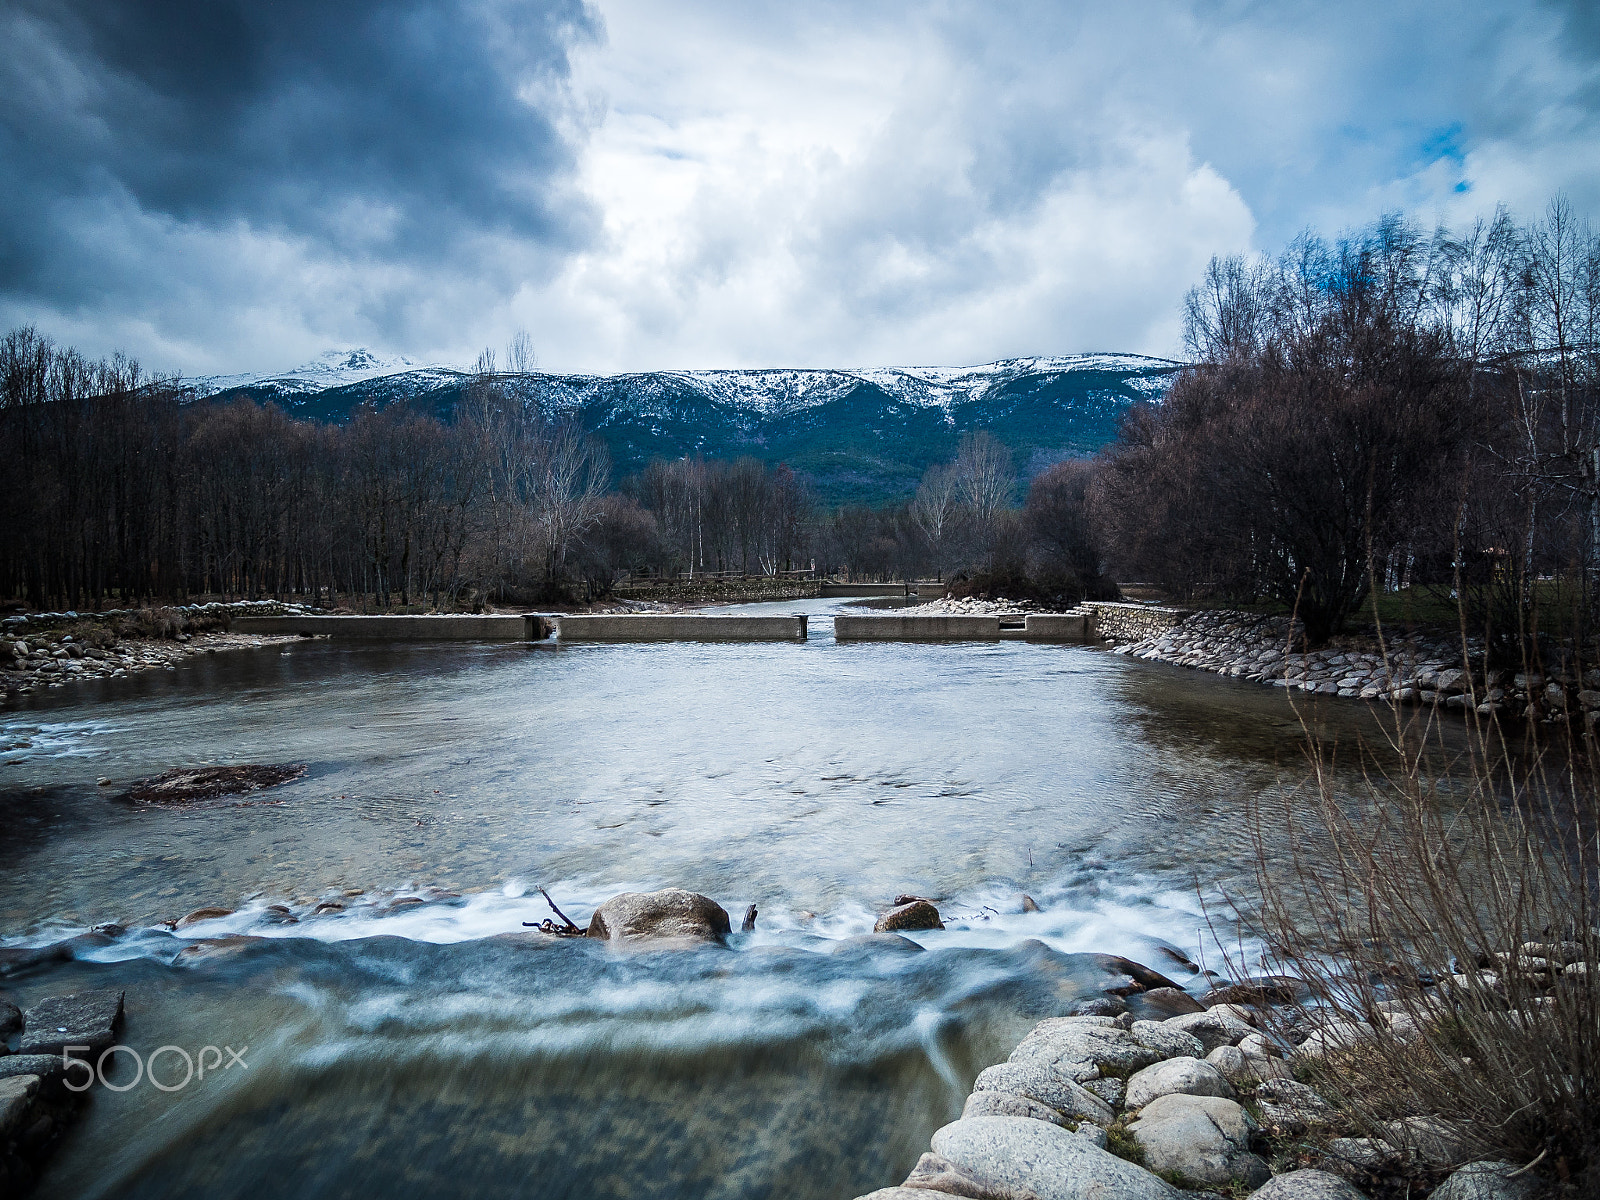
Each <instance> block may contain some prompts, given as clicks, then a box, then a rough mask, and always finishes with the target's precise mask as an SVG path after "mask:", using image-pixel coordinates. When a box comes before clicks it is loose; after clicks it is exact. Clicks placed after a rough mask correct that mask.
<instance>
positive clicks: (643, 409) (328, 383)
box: [198, 350, 1180, 501]
mask: <svg viewBox="0 0 1600 1200" xmlns="http://www.w3.org/2000/svg"><path fill="white" fill-rule="evenodd" d="M1179 366H1180V364H1178V363H1176V362H1172V361H1170V360H1167V359H1158V358H1145V357H1142V356H1139V355H1128V354H1081V355H1071V356H1066V357H1056V358H1044V357H1040V358H1019V359H1006V360H1003V361H1001V362H994V363H988V364H984V365H981V366H971V367H877V368H871V369H865V370H817V369H780V368H773V369H761V370H713V371H647V372H637V373H631V374H625V375H563V374H553V373H546V372H534V373H529V374H504V375H497V376H494V377H493V380H492V382H493V383H494V384H495V386H497V387H498V388H500V389H501V390H502V391H503V392H504V393H506V394H507V395H509V396H511V397H514V398H516V399H517V400H519V401H520V402H521V403H523V404H526V405H528V406H530V407H536V408H538V409H539V410H540V411H542V412H543V413H544V414H545V415H546V416H547V417H549V418H551V419H556V420H560V419H574V420H577V421H579V422H580V423H581V424H582V425H583V426H584V427H585V428H586V429H588V430H589V431H590V432H592V433H594V434H596V435H598V436H599V437H600V438H602V439H603V440H604V441H605V442H606V444H607V446H608V447H609V449H610V451H611V456H612V462H613V467H614V470H615V473H616V474H617V475H618V477H624V476H626V475H629V474H632V473H633V472H635V471H637V470H639V469H640V468H642V467H643V466H644V465H645V464H646V463H648V462H649V461H650V459H652V458H655V457H664V458H676V457H679V456H682V455H685V454H704V455H706V456H707V457H717V458H731V457H737V456H739V455H741V454H751V455H755V456H756V457H758V458H761V459H764V460H766V461H768V462H774V463H776V462H785V463H788V464H789V465H790V466H792V467H794V468H796V469H797V470H801V471H804V472H806V473H807V474H808V475H809V476H810V477H811V478H812V480H813V481H814V483H815V485H816V487H817V490H818V492H819V493H820V494H821V495H822V498H823V499H825V500H846V499H848V500H863V501H880V500H886V499H894V498H899V497H903V496H905V495H908V494H909V493H910V492H911V491H913V490H914V489H915V486H916V481H917V479H918V478H920V476H921V473H922V471H923V469H924V468H925V467H926V466H927V465H928V464H929V463H932V462H936V461H939V460H941V459H944V458H948V457H950V455H952V454H953V453H954V451H955V446H956V443H957V442H958V441H959V439H960V436H961V434H963V433H966V432H969V431H971V430H976V429H987V430H989V431H990V432H992V433H994V434H995V436H997V437H999V438H1000V439H1001V440H1002V441H1004V442H1005V443H1006V444H1007V445H1009V446H1010V447H1011V448H1012V449H1013V450H1014V451H1016V452H1017V453H1018V455H1019V459H1020V461H1019V466H1022V467H1023V468H1024V470H1025V472H1026V471H1027V469H1028V467H1029V466H1030V465H1031V466H1032V467H1034V468H1037V467H1039V466H1041V465H1043V464H1047V463H1049V462H1053V461H1057V460H1059V459H1061V458H1064V457H1069V456H1072V455H1081V454H1089V453H1093V452H1094V451H1095V450H1097V449H1099V448H1100V447H1101V446H1103V445H1104V444H1105V443H1106V442H1108V441H1110V440H1111V438H1112V437H1114V436H1115V434H1116V428H1117V424H1118V422H1119V421H1120V420H1121V418H1122V414H1123V413H1124V412H1126V411H1127V409H1128V408H1129V407H1130V406H1131V405H1134V404H1137V403H1139V402H1142V401H1155V400H1159V399H1160V398H1161V396H1162V395H1163V394H1165V392H1166V389H1167V387H1168V386H1169V384H1170V382H1171V379H1172V375H1173V373H1174V372H1175V371H1177V370H1178V368H1179ZM472 379H473V377H472V376H471V374H470V373H468V372H466V371H461V370H457V369H454V368H450V367H419V366H417V365H416V364H414V363H411V362H409V361H407V360H403V359H402V360H383V359H379V358H378V357H377V356H375V355H373V354H371V353H370V352H368V351H365V350H341V351H330V352H329V353H327V354H325V355H322V356H321V357H319V358H318V359H316V360H314V361H313V362H311V363H307V364H306V365H305V366H303V367H298V368H296V369H295V370H293V371H289V372H285V373H283V374H281V375H269V376H259V375H258V376H232V377H220V378H216V379H211V380H205V381H203V382H202V386H201V387H200V388H199V389H198V392H199V394H200V395H202V396H212V397H215V398H217V399H219V400H226V399H229V398H233V397H240V396H248V397H250V398H252V399H255V400H257V401H272V402H273V403H276V404H279V405H281V406H283V407H284V408H285V409H287V410H288V411H290V412H292V413H295V414H297V415H301V416H305V417H309V418H313V419H318V420H329V421H342V420H344V419H346V418H347V417H348V416H349V414H350V413H351V412H352V411H353V410H354V409H355V408H357V407H358V406H361V405H370V406H375V407H379V408H382V407H385V406H387V405H391V404H404V405H406V406H407V407H408V408H414V409H420V410H423V411H428V412H432V413H435V414H437V415H438V416H440V417H443V418H445V419H449V418H451V417H452V416H453V415H454V411H455V408H456V405H457V404H458V403H459V402H460V400H461V398H462V396H463V395H464V393H465V390H466V388H467V386H468V385H469V383H471V382H472Z"/></svg>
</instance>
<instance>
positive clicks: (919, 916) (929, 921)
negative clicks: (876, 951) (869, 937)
mask: <svg viewBox="0 0 1600 1200" xmlns="http://www.w3.org/2000/svg"><path fill="white" fill-rule="evenodd" d="M943 928H944V922H943V921H942V920H941V919H940V918H939V910H938V909H937V908H935V907H934V906H933V905H932V904H930V903H929V902H928V901H926V900H911V901H909V902H907V903H905V904H899V905H896V906H895V907H894V908H891V909H890V910H889V911H888V912H886V913H884V914H883V916H881V917H879V918H878V923H877V924H876V925H874V926H873V927H872V932H874V933H894V932H896V931H898V930H902V929H905V930H918V929H943Z"/></svg>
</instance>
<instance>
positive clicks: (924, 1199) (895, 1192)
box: [856, 1187, 928, 1200]
mask: <svg viewBox="0 0 1600 1200" xmlns="http://www.w3.org/2000/svg"><path fill="white" fill-rule="evenodd" d="M856 1200H928V1192H927V1189H926V1188H908V1187H886V1188H879V1189H878V1190H877V1191H875V1192H868V1193H867V1194H866V1195H865V1196H857V1197H856Z"/></svg>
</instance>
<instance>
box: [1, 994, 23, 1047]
mask: <svg viewBox="0 0 1600 1200" xmlns="http://www.w3.org/2000/svg"><path fill="white" fill-rule="evenodd" d="M21 1028H22V1010H21V1009H20V1008H18V1007H17V1006H16V1005H15V1004H13V1003H11V1001H9V1000H0V1041H3V1040H4V1039H6V1038H8V1037H10V1036H11V1035H12V1034H13V1033H15V1032H16V1031H17V1030H19V1029H21Z"/></svg>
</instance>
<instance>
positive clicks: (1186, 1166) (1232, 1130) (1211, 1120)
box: [1128, 1094, 1272, 1188]
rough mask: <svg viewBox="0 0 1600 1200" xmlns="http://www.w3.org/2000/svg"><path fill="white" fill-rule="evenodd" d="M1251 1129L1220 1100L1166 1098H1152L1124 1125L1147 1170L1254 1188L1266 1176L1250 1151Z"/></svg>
mask: <svg viewBox="0 0 1600 1200" xmlns="http://www.w3.org/2000/svg"><path fill="white" fill-rule="evenodd" d="M1256 1130H1257V1127H1256V1123H1255V1121H1254V1120H1252V1119H1251V1117H1250V1114H1249V1113H1247V1112H1245V1110H1244V1109H1242V1108H1240V1107H1239V1105H1238V1104H1236V1103H1234V1102H1233V1101H1232V1100H1228V1099H1225V1098H1223V1097H1221V1096H1189V1095H1176V1094H1174V1095H1168V1096H1161V1097H1159V1098H1158V1099H1155V1100H1152V1101H1151V1102H1150V1103H1149V1104H1147V1105H1145V1106H1144V1108H1143V1109H1141V1110H1140V1112H1139V1116H1138V1119H1137V1120H1135V1121H1133V1122H1132V1123H1131V1124H1129V1126H1128V1133H1129V1135H1130V1136H1131V1137H1132V1138H1133V1139H1134V1140H1135V1141H1136V1142H1138V1143H1139V1146H1140V1148H1141V1149H1143V1150H1144V1160H1145V1164H1146V1165H1147V1166H1148V1167H1149V1168H1150V1169H1151V1170H1153V1171H1177V1172H1179V1173H1180V1174H1182V1175H1184V1176H1186V1177H1187V1178H1189V1179H1192V1180H1194V1181H1195V1182H1197V1183H1208V1184H1214V1185H1220V1186H1224V1187H1227V1186H1232V1185H1235V1184H1243V1185H1245V1186H1247V1187H1252V1188H1254V1187H1260V1186H1261V1185H1262V1184H1263V1183H1265V1182H1266V1181H1267V1180H1268V1179H1270V1178H1271V1177H1272V1172H1271V1170H1270V1169H1269V1168H1268V1167H1267V1164H1266V1163H1265V1162H1264V1161H1263V1160H1262V1159H1261V1158H1259V1157H1257V1156H1256V1155H1254V1154H1252V1153H1251V1152H1250V1139H1251V1137H1252V1136H1253V1135H1254V1134H1255V1133H1256Z"/></svg>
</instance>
